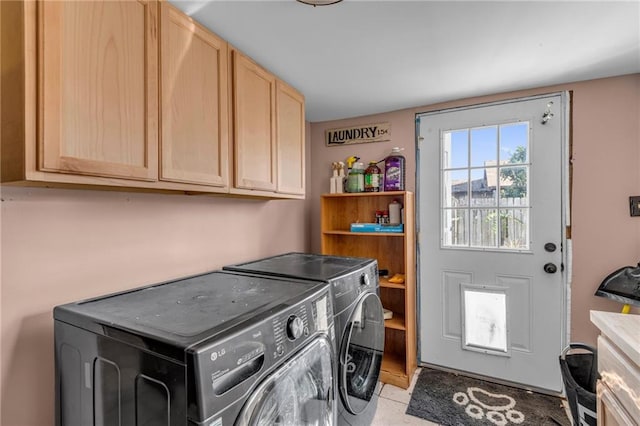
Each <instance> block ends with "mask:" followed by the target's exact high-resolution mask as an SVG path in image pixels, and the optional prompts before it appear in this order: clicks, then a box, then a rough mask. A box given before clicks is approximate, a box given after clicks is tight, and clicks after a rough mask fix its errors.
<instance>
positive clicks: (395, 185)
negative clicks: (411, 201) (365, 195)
mask: <svg viewBox="0 0 640 426" xmlns="http://www.w3.org/2000/svg"><path fill="white" fill-rule="evenodd" d="M401 150H402V149H401V148H398V147H395V148H393V149H392V150H391V154H389V156H388V157H387V158H385V160H384V190H385V191H404V169H405V164H404V163H405V160H404V156H403V155H402V154H401V153H400V151H401Z"/></svg>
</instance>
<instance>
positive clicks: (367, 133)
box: [324, 123, 391, 146]
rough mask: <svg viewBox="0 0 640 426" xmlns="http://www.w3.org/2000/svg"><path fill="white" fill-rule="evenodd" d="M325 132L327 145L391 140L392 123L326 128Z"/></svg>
mask: <svg viewBox="0 0 640 426" xmlns="http://www.w3.org/2000/svg"><path fill="white" fill-rule="evenodd" d="M324 134H325V140H326V143H327V146H338V145H351V144H356V143H369V142H386V141H390V140H391V123H376V124H363V125H360V126H353V127H342V128H339V129H329V130H325V132H324Z"/></svg>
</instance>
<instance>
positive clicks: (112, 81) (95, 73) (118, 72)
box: [38, 0, 158, 180]
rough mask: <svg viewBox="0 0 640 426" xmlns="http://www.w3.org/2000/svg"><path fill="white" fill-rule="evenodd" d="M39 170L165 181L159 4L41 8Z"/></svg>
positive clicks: (111, 3)
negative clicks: (160, 174) (160, 163)
mask: <svg viewBox="0 0 640 426" xmlns="http://www.w3.org/2000/svg"><path fill="white" fill-rule="evenodd" d="M38 6H39V7H38V24H39V25H38V35H39V37H38V54H39V58H38V59H39V61H40V66H39V68H38V79H39V82H40V85H39V88H40V90H39V92H38V118H39V122H38V127H39V132H38V151H39V155H38V158H39V164H38V166H39V169H40V170H43V171H48V172H63V173H73V174H86V175H93V176H107V177H121V178H127V179H142V180H155V179H156V178H157V146H158V136H157V134H158V132H157V121H158V119H157V117H158V104H157V102H158V66H157V51H158V48H157V7H158V5H157V3H155V2H153V1H142V0H141V1H130V2H129V1H104V2H102V1H101V2H54V1H44V2H41V3H39V5H38Z"/></svg>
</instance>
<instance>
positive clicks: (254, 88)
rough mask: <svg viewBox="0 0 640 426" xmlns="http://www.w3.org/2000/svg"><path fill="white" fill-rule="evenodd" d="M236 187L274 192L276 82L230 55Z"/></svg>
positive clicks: (248, 62)
mask: <svg viewBox="0 0 640 426" xmlns="http://www.w3.org/2000/svg"><path fill="white" fill-rule="evenodd" d="M232 58H233V145H234V165H235V187H236V188H239V189H250V190H264V191H275V190H276V160H277V158H276V122H275V105H276V78H275V77H274V76H273V75H272V74H270V73H269V72H267V71H266V70H264V69H263V68H262V67H260V66H259V65H257V64H256V63H255V62H253V61H252V60H251V59H249V58H248V57H247V56H245V55H243V54H242V53H240V52H239V51H237V50H234V51H233V54H232Z"/></svg>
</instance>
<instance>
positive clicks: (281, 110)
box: [276, 81, 305, 195]
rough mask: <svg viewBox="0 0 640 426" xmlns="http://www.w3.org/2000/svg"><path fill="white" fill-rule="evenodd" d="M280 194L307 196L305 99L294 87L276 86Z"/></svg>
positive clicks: (281, 83)
mask: <svg viewBox="0 0 640 426" xmlns="http://www.w3.org/2000/svg"><path fill="white" fill-rule="evenodd" d="M276 134H277V153H278V192H282V193H287V194H301V195H304V190H305V179H304V178H305V175H304V173H305V169H304V163H305V157H304V144H305V141H304V97H303V96H302V94H300V93H299V92H297V91H296V90H294V89H293V88H292V87H289V86H288V85H286V84H284V83H283V82H281V81H278V82H277V84H276Z"/></svg>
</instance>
